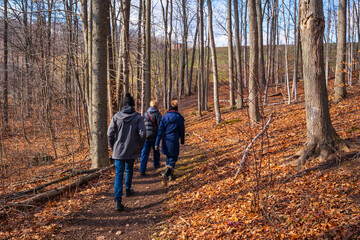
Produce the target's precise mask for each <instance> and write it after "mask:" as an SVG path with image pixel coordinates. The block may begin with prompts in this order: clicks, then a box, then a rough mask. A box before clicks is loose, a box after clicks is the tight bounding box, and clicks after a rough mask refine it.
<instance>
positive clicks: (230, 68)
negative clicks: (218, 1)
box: [227, 0, 235, 108]
mask: <svg viewBox="0 0 360 240" xmlns="http://www.w3.org/2000/svg"><path fill="white" fill-rule="evenodd" d="M231 17H232V12H231V0H228V1H227V35H228V72H229V76H228V78H229V90H230V94H229V95H230V108H233V107H234V106H235V94H234V91H235V88H234V63H233V59H234V54H233V48H232V42H233V40H232V21H231Z"/></svg>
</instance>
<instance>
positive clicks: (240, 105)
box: [234, 0, 244, 109]
mask: <svg viewBox="0 0 360 240" xmlns="http://www.w3.org/2000/svg"><path fill="white" fill-rule="evenodd" d="M234 16H235V43H236V54H235V57H236V69H237V70H236V72H237V74H236V81H237V103H236V106H237V108H240V109H241V108H243V107H244V100H243V95H244V93H243V84H242V81H243V79H242V68H241V42H240V28H239V22H240V20H239V4H238V0H234Z"/></svg>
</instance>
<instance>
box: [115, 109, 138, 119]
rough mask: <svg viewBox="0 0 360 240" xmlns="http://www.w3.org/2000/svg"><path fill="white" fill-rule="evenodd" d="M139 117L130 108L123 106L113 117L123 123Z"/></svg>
mask: <svg viewBox="0 0 360 240" xmlns="http://www.w3.org/2000/svg"><path fill="white" fill-rule="evenodd" d="M137 115H139V114H138V113H137V112H136V111H135V109H134V108H133V107H132V106H125V107H123V108H122V109H121V111H120V112H118V113H117V114H116V115H115V116H116V117H117V118H119V119H121V120H122V121H124V122H130V121H131V120H133V119H134V118H135V117H136V116H137Z"/></svg>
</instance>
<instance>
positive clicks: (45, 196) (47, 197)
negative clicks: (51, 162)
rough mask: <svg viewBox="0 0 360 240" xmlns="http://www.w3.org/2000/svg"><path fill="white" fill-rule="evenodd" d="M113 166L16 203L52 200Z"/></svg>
mask: <svg viewBox="0 0 360 240" xmlns="http://www.w3.org/2000/svg"><path fill="white" fill-rule="evenodd" d="M112 168H114V165H111V166H109V167H106V168H102V169H100V170H99V171H97V172H94V173H92V174H89V175H86V176H83V177H80V179H79V180H77V181H74V182H72V183H70V184H68V185H65V186H62V187H59V188H54V189H52V190H49V191H46V192H43V193H40V194H37V195H35V196H33V197H31V198H28V199H26V200H25V201H22V202H19V203H16V204H21V205H23V206H28V205H36V204H37V203H40V202H45V201H48V200H51V199H53V198H55V197H57V196H59V195H60V194H62V193H64V192H66V191H70V190H72V189H74V188H78V187H80V186H81V185H83V184H84V183H86V182H88V181H90V180H92V179H95V178H97V177H98V176H99V175H101V174H102V173H104V172H106V171H107V170H110V169H112ZM9 207H12V205H11V204H10V205H9Z"/></svg>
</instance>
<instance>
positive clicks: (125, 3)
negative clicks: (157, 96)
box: [106, 0, 130, 93]
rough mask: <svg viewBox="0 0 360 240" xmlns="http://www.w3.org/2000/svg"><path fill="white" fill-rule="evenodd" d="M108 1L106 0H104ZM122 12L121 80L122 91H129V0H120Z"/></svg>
mask: <svg viewBox="0 0 360 240" xmlns="http://www.w3.org/2000/svg"><path fill="white" fill-rule="evenodd" d="M106 1H108V0H106ZM121 3H122V4H121V12H122V25H121V26H122V34H123V43H122V44H123V45H122V46H123V50H122V54H123V55H122V62H123V63H122V64H123V80H124V92H125V93H127V92H129V90H130V89H129V78H130V70H129V69H130V67H129V66H130V39H129V37H130V35H129V34H130V33H129V29H130V0H122V1H121Z"/></svg>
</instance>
